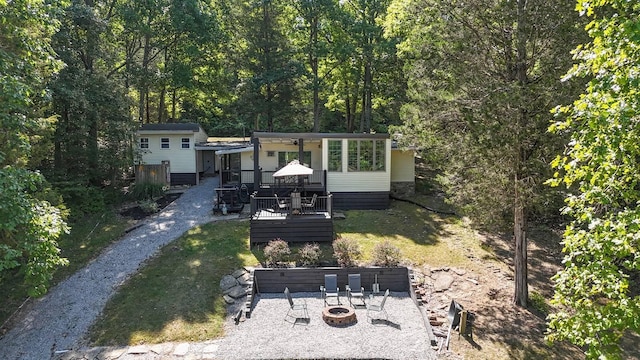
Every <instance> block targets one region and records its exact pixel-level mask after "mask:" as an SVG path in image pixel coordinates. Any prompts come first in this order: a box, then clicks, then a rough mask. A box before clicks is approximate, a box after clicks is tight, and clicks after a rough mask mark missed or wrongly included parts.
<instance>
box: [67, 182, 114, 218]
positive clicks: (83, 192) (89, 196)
mask: <svg viewBox="0 0 640 360" xmlns="http://www.w3.org/2000/svg"><path fill="white" fill-rule="evenodd" d="M55 186H56V189H57V191H58V192H59V193H60V194H61V195H62V198H63V199H64V201H65V203H66V205H67V206H68V207H69V209H70V210H71V217H72V218H79V217H82V216H85V215H88V214H100V213H102V212H104V211H105V209H106V204H105V199H104V192H103V191H102V189H99V188H97V187H95V186H91V185H88V184H86V183H80V182H74V181H65V182H57V183H55Z"/></svg>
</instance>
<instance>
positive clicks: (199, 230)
mask: <svg viewBox="0 0 640 360" xmlns="http://www.w3.org/2000/svg"><path fill="white" fill-rule="evenodd" d="M248 244H249V223H248V222H216V223H211V224H207V225H204V226H201V227H195V228H193V229H191V230H190V231H189V232H188V233H186V234H185V235H183V236H182V237H181V238H179V239H178V240H176V241H175V242H173V243H171V244H169V245H167V246H166V247H164V248H163V249H162V250H161V252H160V254H159V255H158V256H156V257H155V258H153V259H152V260H150V261H149V263H148V264H147V265H146V266H145V267H144V268H143V269H142V270H141V271H140V272H139V273H138V274H137V275H135V276H134V277H133V278H131V279H130V280H129V281H128V282H127V283H126V284H125V285H124V286H123V287H122V288H121V289H120V291H119V292H118V293H117V294H116V295H115V296H114V297H113V298H112V299H111V300H110V301H109V303H108V305H107V306H106V308H105V309H104V314H105V315H104V316H103V318H102V320H100V321H98V322H97V323H96V325H95V326H94V327H93V329H92V330H91V335H90V337H91V340H92V341H93V342H94V343H95V344H98V345H122V344H142V343H159V342H167V341H203V340H206V339H212V338H216V337H219V336H221V335H223V322H224V320H225V318H226V316H227V310H226V304H225V302H224V300H223V299H222V294H221V292H220V287H219V284H220V279H221V278H222V277H223V276H224V275H227V274H230V273H232V272H233V271H234V270H237V269H239V268H241V267H243V266H255V265H257V264H258V259H257V258H256V256H255V255H254V254H253V253H252V252H251V251H250V250H249V247H248Z"/></svg>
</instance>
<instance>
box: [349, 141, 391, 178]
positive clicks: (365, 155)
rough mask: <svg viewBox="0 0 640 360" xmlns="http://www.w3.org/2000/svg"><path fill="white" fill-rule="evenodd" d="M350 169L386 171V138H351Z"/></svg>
mask: <svg viewBox="0 0 640 360" xmlns="http://www.w3.org/2000/svg"><path fill="white" fill-rule="evenodd" d="M348 144H349V145H348V146H349V154H348V157H349V164H348V165H349V166H348V168H349V171H384V170H385V158H386V157H385V152H386V147H385V141H384V140H349V143H348Z"/></svg>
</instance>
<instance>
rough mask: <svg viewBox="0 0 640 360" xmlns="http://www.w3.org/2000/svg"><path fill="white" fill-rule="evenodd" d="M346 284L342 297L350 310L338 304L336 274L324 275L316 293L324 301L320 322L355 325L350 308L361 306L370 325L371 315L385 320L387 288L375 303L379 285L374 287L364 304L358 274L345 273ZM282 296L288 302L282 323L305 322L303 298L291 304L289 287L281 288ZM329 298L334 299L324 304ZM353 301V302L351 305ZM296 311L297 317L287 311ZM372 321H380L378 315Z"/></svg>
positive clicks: (386, 315) (338, 291)
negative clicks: (322, 282) (321, 320)
mask: <svg viewBox="0 0 640 360" xmlns="http://www.w3.org/2000/svg"><path fill="white" fill-rule="evenodd" d="M348 277H349V283H348V284H347V285H346V286H345V292H346V296H347V298H348V299H349V304H350V305H351V307H352V308H353V309H351V308H348V307H343V306H342V303H341V302H340V288H339V287H338V276H337V275H336V274H327V275H325V276H324V285H321V286H320V294H321V297H322V300H323V301H324V305H325V308H324V309H323V312H322V318H323V320H324V321H325V322H326V323H327V324H329V325H349V324H351V323H354V322H356V321H357V320H356V314H355V311H354V309H356V306H357V305H359V306H364V307H366V309H367V318H368V319H370V320H371V322H373V320H374V315H375V314H379V315H382V314H383V315H384V320H386V319H387V318H388V314H387V311H386V310H385V308H384V304H385V302H386V301H387V297H388V296H389V289H387V290H386V291H385V293H384V296H383V297H382V300H380V301H377V300H376V298H375V294H376V293H377V292H378V291H377V289H379V286H376V285H378V284H377V283H376V284H374V286H373V289H374V290H375V291H372V293H371V294H370V295H369V299H368V301H367V300H365V291H364V287H362V286H361V281H360V274H349V275H348ZM284 294H285V297H286V298H287V300H288V302H289V310H288V311H287V314H286V315H285V321H288V319H290V318H293V319H294V322H293V324H294V325H295V324H296V322H297V321H298V319H303V320H305V321H306V322H308V321H309V313H308V310H307V303H306V300H304V299H296V301H294V300H293V299H292V297H291V293H290V292H289V288H288V287H287V288H285V289H284ZM332 298H335V302H333V301H328V300H330V299H332ZM354 301H355V303H354ZM292 311H293V312H296V311H297V312H298V315H300V316H298V315H296V316H294V315H292V314H291V312H292ZM375 318H376V319H378V320H379V319H382V318H381V317H379V316H376V317H375Z"/></svg>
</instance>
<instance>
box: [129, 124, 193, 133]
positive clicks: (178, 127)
mask: <svg viewBox="0 0 640 360" xmlns="http://www.w3.org/2000/svg"><path fill="white" fill-rule="evenodd" d="M140 130H154V131H172V130H173V131H189V130H190V131H193V132H197V131H199V130H200V125H198V124H195V123H166V124H143V125H142V126H141V127H140Z"/></svg>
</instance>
